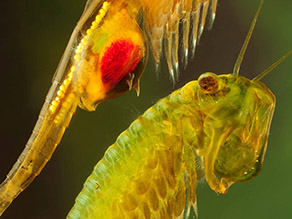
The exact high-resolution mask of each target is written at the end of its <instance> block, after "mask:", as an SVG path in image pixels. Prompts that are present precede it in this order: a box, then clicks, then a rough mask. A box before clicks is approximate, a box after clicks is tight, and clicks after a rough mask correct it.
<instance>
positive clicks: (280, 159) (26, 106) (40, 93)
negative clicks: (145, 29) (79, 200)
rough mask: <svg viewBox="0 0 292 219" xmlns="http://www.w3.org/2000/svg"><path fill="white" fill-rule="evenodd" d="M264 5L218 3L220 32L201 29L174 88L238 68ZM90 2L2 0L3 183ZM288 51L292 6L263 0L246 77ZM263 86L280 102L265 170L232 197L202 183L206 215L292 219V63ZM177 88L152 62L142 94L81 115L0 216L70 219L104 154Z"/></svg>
mask: <svg viewBox="0 0 292 219" xmlns="http://www.w3.org/2000/svg"><path fill="white" fill-rule="evenodd" d="M258 4H259V0H257V1H254V0H239V1H231V0H230V1H227V0H219V5H218V9H217V10H218V12H217V16H216V20H215V23H214V26H213V28H212V30H211V31H205V32H204V33H203V35H202V38H201V41H200V44H199V46H198V47H197V50H196V56H195V59H194V60H192V61H191V62H190V64H189V65H188V67H187V69H186V70H182V71H181V76H180V81H179V83H177V84H176V86H175V89H176V88H179V87H181V86H183V85H184V84H185V83H186V82H188V81H190V80H194V79H197V77H198V76H199V75H200V74H201V73H203V72H206V71H212V72H215V73H229V72H231V71H232V69H233V65H234V63H235V60H236V58H237V55H238V53H239V50H240V48H241V45H242V43H243V41H244V38H245V35H246V33H247V30H248V28H249V25H250V23H251V20H252V18H253V16H254V14H255V11H256V9H257V7H258ZM84 5H85V0H70V1H69V0H42V1H39V0H38V1H36V0H14V1H4V2H2V3H1V7H0V8H1V13H0V28H1V31H0V66H1V68H0V75H1V80H0V83H1V86H0V88H1V92H0V99H1V107H0V121H1V127H0V129H1V131H0V181H2V180H4V178H5V176H6V174H7V173H8V171H9V170H10V168H11V167H12V165H13V164H14V162H15V161H16V159H17V157H18V156H19V154H20V153H21V151H22V150H23V148H24V145H25V143H26V141H27V140H28V138H29V136H30V134H31V131H32V129H33V127H34V124H35V122H36V120H37V117H38V113H39V111H40V109H41V106H42V104H43V102H44V99H45V96H46V93H47V91H48V89H49V87H50V85H51V79H52V77H53V74H54V71H55V69H56V67H57V65H58V62H59V60H60V58H61V56H62V54H63V51H64V49H65V46H66V44H67V42H68V40H69V37H70V35H71V32H72V30H73V28H74V26H75V24H76V22H77V21H78V19H79V17H80V15H81V13H82V10H83V8H84ZM291 49H292V2H291V0H277V1H274V0H266V1H265V3H264V6H263V9H262V11H261V14H260V18H259V20H258V23H257V25H256V28H255V32H254V35H253V37H252V41H251V43H250V45H249V47H248V50H247V53H246V56H245V59H244V62H243V64H242V68H241V71H240V73H241V74H242V75H244V76H246V77H248V78H253V77H254V76H255V75H257V74H258V73H260V72H262V71H263V70H264V69H265V68H266V67H268V66H269V65H271V64H272V63H273V62H274V61H276V60H277V59H279V58H280V57H281V56H282V55H284V54H285V53H286V52H287V51H289V50H291ZM263 81H264V82H265V83H266V84H267V85H268V87H269V88H270V89H271V90H272V91H273V92H274V94H275V95H276V97H277V105H276V112H275V116H274V119H273V123H272V127H271V133H270V138H269V144H268V151H267V154H266V158H265V163H264V168H263V170H262V171H261V173H260V174H259V175H258V176H257V177H256V178H255V179H254V180H253V181H251V182H249V183H247V184H241V185H240V184H236V185H233V186H232V187H231V188H230V190H229V192H228V193H227V194H226V195H217V194H216V193H215V192H213V191H212V190H211V189H210V188H209V187H208V185H207V184H206V183H201V184H200V185H199V186H198V189H197V192H198V209H199V218H200V219H209V218H224V219H231V218H238V219H240V218H249V219H253V218H265V219H269V218H291V216H292V207H291V205H292V134H291V132H292V57H290V58H289V59H288V60H287V61H285V62H284V63H283V64H281V65H280V66H279V67H277V69H276V70H274V71H273V72H272V73H271V74H270V75H268V76H267V77H266V78H265V79H264V80H263ZM172 91H173V88H172V84H171V82H170V81H169V79H168V70H167V68H166V65H165V61H164V60H163V61H162V67H161V72H160V74H159V79H158V80H157V79H156V75H155V71H154V65H153V61H152V59H151V57H150V60H149V64H148V66H147V69H146V71H145V73H144V75H143V77H142V80H141V95H140V97H139V98H137V97H136V94H135V92H130V93H128V94H126V95H124V96H122V97H119V98H117V99H114V100H110V101H108V102H106V103H103V104H101V105H100V106H99V107H98V108H97V110H96V112H92V113H89V112H86V111H83V110H80V109H78V110H77V113H76V115H75V116H74V117H73V120H72V122H71V124H70V127H69V129H68V130H67V131H66V133H65V136H64V137H63V140H62V142H61V144H60V146H59V147H58V148H57V150H56V151H55V153H54V155H53V157H52V159H51V161H50V162H49V163H48V164H47V165H46V167H45V168H44V170H43V171H42V173H41V174H40V176H38V177H37V178H36V179H35V181H34V182H33V183H32V184H31V185H30V186H29V187H28V188H27V189H26V190H25V191H24V192H23V193H22V194H21V195H20V196H19V197H18V198H17V199H16V200H15V201H14V202H13V204H12V205H11V206H10V207H9V208H8V210H7V212H5V213H4V215H3V217H2V218H3V219H9V218H11V219H12V218H44V219H45V218H64V217H65V216H66V214H67V213H68V211H69V210H70V208H71V207H72V206H73V203H74V199H75V197H76V196H77V194H78V193H79V191H80V190H81V188H82V186H83V183H84V181H85V179H86V178H87V176H88V175H89V174H90V173H91V171H92V168H93V166H94V165H95V164H96V163H97V162H98V160H99V159H100V158H101V157H102V156H103V153H104V151H105V150H106V148H107V147H108V146H110V145H111V144H112V143H113V142H114V141H115V139H116V137H117V136H118V135H119V133H121V132H122V131H123V130H125V129H126V128H127V127H128V126H129V124H130V123H131V122H132V121H133V120H134V119H136V118H137V117H138V116H139V115H141V114H142V113H143V112H144V110H145V109H147V108H149V107H150V106H151V105H153V104H154V103H155V102H156V101H157V100H158V99H160V98H161V97H164V96H166V95H167V94H169V93H170V92H172Z"/></svg>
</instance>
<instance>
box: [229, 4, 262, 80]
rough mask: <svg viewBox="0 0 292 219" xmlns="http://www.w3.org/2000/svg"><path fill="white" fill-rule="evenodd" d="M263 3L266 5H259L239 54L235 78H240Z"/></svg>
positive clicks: (234, 70) (234, 69) (234, 71)
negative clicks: (241, 67) (241, 66)
mask: <svg viewBox="0 0 292 219" xmlns="http://www.w3.org/2000/svg"><path fill="white" fill-rule="evenodd" d="M263 3H264V0H261V3H260V5H259V7H258V10H257V12H256V14H255V16H254V18H253V20H252V23H251V25H250V28H249V30H248V33H247V35H246V37H245V40H244V43H243V45H242V47H241V50H240V52H239V55H238V57H237V60H236V63H235V65H234V68H233V73H232V75H234V76H238V74H239V69H240V65H241V63H242V60H243V57H244V54H245V51H246V48H247V46H248V43H249V40H250V38H251V35H252V32H253V30H254V27H255V24H256V22H257V18H258V16H259V13H260V11H261V8H262V6H263Z"/></svg>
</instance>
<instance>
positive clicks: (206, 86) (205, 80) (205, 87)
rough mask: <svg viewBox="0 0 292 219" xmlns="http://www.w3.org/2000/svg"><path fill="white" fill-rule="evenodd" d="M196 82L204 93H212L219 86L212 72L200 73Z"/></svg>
mask: <svg viewBox="0 0 292 219" xmlns="http://www.w3.org/2000/svg"><path fill="white" fill-rule="evenodd" d="M198 83H199V86H200V88H201V90H202V91H203V92H204V93H213V92H215V91H217V90H218V88H219V82H218V79H217V76H216V75H214V74H212V73H206V74H203V75H201V76H200V78H199V80H198Z"/></svg>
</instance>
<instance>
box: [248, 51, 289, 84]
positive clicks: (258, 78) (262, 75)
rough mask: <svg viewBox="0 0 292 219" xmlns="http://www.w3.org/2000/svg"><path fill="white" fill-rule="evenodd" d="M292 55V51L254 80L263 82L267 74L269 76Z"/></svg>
mask: <svg viewBox="0 0 292 219" xmlns="http://www.w3.org/2000/svg"><path fill="white" fill-rule="evenodd" d="M290 55H292V50H290V51H289V52H287V53H286V54H285V55H284V56H283V57H282V58H280V59H279V60H278V61H276V62H275V63H274V64H272V65H271V66H270V67H268V68H267V69H266V70H264V71H263V72H262V73H260V74H259V75H257V76H256V77H255V78H254V79H252V80H261V79H262V78H263V77H265V76H266V75H267V74H269V73H270V72H271V71H272V70H273V69H274V68H276V67H277V66H278V65H280V64H281V63H282V62H283V61H284V60H285V59H287V58H288V57H289V56H290Z"/></svg>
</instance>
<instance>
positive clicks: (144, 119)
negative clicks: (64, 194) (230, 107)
mask: <svg viewBox="0 0 292 219" xmlns="http://www.w3.org/2000/svg"><path fill="white" fill-rule="evenodd" d="M192 85H193V83H190V84H188V85H186V87H184V89H183V90H184V92H192V91H191V90H192V88H193V86H192ZM186 90H187V91H186ZM183 95H184V93H183V92H181V91H180V90H179V91H177V92H175V93H174V94H172V95H170V96H169V97H167V98H164V99H162V100H161V101H159V102H158V103H157V104H156V105H154V106H153V107H152V108H150V109H149V110H147V111H146V112H145V113H144V115H143V116H141V117H139V118H138V119H137V120H136V121H135V122H133V123H132V125H131V126H130V127H129V129H128V130H126V131H125V132H123V133H122V134H121V135H120V136H119V137H118V139H117V141H116V143H115V144H114V145H112V146H111V147H110V148H109V149H108V150H107V152H106V154H105V156H104V158H103V159H102V160H101V161H100V162H99V163H98V165H97V166H96V167H95V168H94V171H93V173H92V175H91V176H90V177H89V178H88V179H87V181H86V183H85V186H84V190H83V192H82V193H81V194H80V195H79V196H78V198H77V200H76V205H75V206H74V208H73V209H72V210H71V212H70V214H69V215H68V218H125V217H126V216H127V217H130V218H135V217H138V218H144V216H145V218H150V217H151V218H171V217H169V216H180V215H182V214H183V211H184V208H185V193H186V190H188V200H187V208H186V211H187V212H189V207H190V206H191V205H194V204H195V200H196V199H195V188H196V180H197V178H196V170H195V167H196V164H195V163H196V162H195V154H194V153H193V148H192V147H190V145H189V144H184V141H186V140H187V139H186V138H183V137H182V136H183V132H184V130H183V127H184V126H185V125H184V124H185V123H187V124H188V123H189V120H190V119H192V120H198V122H199V123H201V122H200V120H201V117H200V116H199V112H198V111H196V109H191V105H189V103H188V102H189V101H188V100H184V97H183ZM187 98H189V97H187ZM188 111H189V112H188ZM188 114H189V115H188ZM190 116H191V117H190ZM199 123H198V124H199ZM187 131H188V138H192V137H195V138H194V139H193V141H194V142H193V143H195V144H197V138H196V136H195V132H194V133H192V130H187ZM190 133H192V135H189V134H190ZM197 162H198V161H197ZM185 174H187V175H188V177H187V180H186V181H187V183H186V184H185ZM185 185H187V189H186V188H185Z"/></svg>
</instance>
